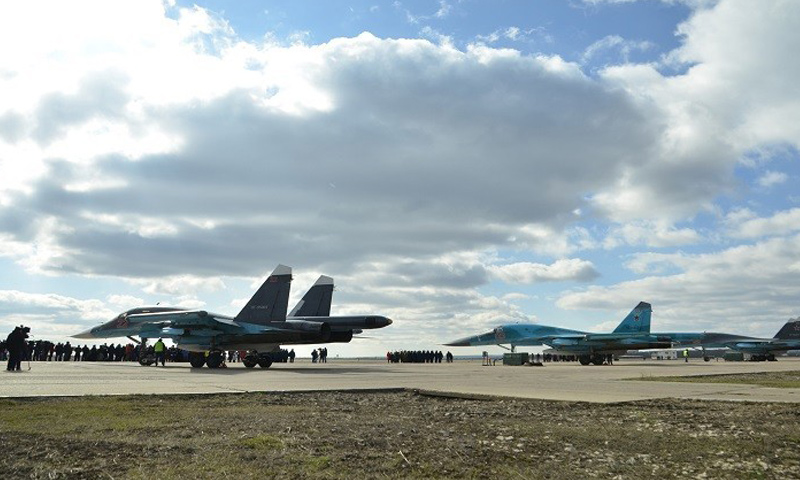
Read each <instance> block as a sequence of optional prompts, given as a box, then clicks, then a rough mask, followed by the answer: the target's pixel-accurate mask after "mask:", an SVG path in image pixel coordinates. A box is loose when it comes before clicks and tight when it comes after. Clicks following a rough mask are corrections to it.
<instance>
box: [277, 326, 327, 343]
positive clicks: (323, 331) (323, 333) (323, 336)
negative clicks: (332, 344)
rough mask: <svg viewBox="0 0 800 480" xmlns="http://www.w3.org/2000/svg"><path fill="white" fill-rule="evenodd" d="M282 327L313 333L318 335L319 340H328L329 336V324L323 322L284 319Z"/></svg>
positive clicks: (322, 341) (323, 341)
mask: <svg viewBox="0 0 800 480" xmlns="http://www.w3.org/2000/svg"><path fill="white" fill-rule="evenodd" d="M283 326H284V328H287V329H289V330H297V331H299V332H308V333H315V334H317V335H319V337H320V339H319V342H321V343H325V342H328V341H329V340H328V339H329V338H330V337H331V326H330V325H328V324H327V323H325V322H311V321H308V320H286V321H285V322H283Z"/></svg>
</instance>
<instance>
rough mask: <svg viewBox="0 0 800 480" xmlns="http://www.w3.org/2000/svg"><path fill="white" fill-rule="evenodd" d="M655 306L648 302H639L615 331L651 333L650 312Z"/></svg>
mask: <svg viewBox="0 0 800 480" xmlns="http://www.w3.org/2000/svg"><path fill="white" fill-rule="evenodd" d="M652 312H653V308H652V307H651V306H650V304H649V303H647V302H639V305H636V308H634V309H633V310H631V313H629V314H628V316H627V317H625V319H624V320H623V321H622V323H620V324H619V326H618V327H617V328H616V329H615V330H614V333H650V314H651V313H652Z"/></svg>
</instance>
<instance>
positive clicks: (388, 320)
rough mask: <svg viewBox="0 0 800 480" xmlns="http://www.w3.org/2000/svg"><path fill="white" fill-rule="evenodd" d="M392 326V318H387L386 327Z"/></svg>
mask: <svg viewBox="0 0 800 480" xmlns="http://www.w3.org/2000/svg"><path fill="white" fill-rule="evenodd" d="M391 324H392V319H391V318H387V319H386V325H387V326H388V325H391Z"/></svg>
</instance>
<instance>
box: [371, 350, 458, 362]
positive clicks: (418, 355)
mask: <svg viewBox="0 0 800 480" xmlns="http://www.w3.org/2000/svg"><path fill="white" fill-rule="evenodd" d="M444 359H446V361H447V363H453V354H452V353H450V352H447V354H444V353H442V352H441V350H440V351H433V350H400V351H395V352H386V362H387V363H442V360H444Z"/></svg>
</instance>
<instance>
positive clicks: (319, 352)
mask: <svg viewBox="0 0 800 480" xmlns="http://www.w3.org/2000/svg"><path fill="white" fill-rule="evenodd" d="M317 362H319V363H328V349H327V348H326V347H320V348H317V349H314V350H311V363H317Z"/></svg>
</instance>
